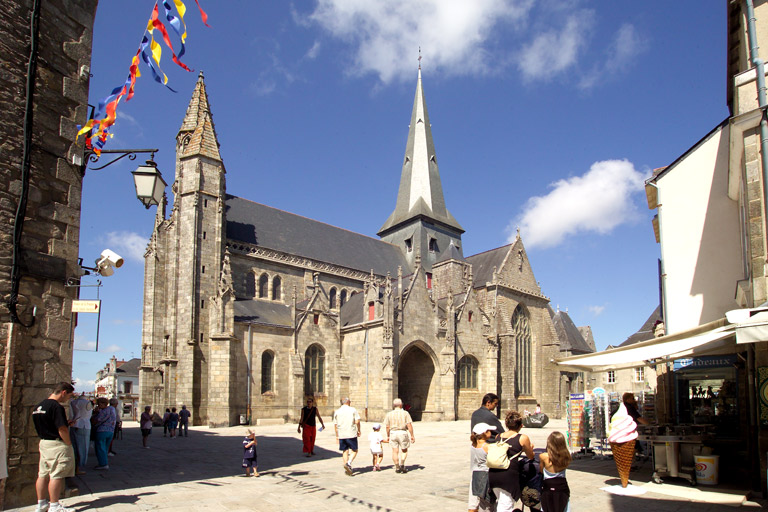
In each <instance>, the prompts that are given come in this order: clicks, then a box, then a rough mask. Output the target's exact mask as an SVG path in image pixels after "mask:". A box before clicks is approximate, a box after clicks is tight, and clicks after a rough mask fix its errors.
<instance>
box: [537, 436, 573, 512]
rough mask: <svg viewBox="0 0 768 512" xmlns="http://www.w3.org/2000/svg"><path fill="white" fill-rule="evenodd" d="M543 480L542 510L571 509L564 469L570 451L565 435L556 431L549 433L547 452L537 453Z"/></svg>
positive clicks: (545, 511)
mask: <svg viewBox="0 0 768 512" xmlns="http://www.w3.org/2000/svg"><path fill="white" fill-rule="evenodd" d="M539 462H540V463H541V472H542V474H543V478H544V482H543V483H542V485H541V510H542V512H568V511H570V509H571V490H570V488H569V487H568V481H567V480H566V478H565V470H566V468H567V467H568V466H569V465H570V464H571V451H570V450H569V449H568V445H567V444H566V442H565V436H564V435H563V434H562V433H561V432H558V431H554V432H552V433H551V434H549V437H548V438H547V452H546V453H542V454H541V455H539Z"/></svg>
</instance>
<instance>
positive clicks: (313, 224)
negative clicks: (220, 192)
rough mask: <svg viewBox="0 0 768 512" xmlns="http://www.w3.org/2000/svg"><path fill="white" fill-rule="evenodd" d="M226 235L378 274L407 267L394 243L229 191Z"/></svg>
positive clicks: (249, 242) (231, 238)
mask: <svg viewBox="0 0 768 512" xmlns="http://www.w3.org/2000/svg"><path fill="white" fill-rule="evenodd" d="M226 215H227V238H229V239H230V240H237V241H240V242H245V243H248V244H254V245H258V246H261V247H266V248H269V249H274V250H276V251H280V252H284V253H288V254H294V255H296V256H303V257H305V258H310V259H313V260H316V261H321V262H324V263H333V264H335V265H340V266H342V267H347V268H351V269H355V270H359V271H362V272H370V271H371V269H373V271H374V272H375V273H376V274H378V275H386V273H387V272H390V273H392V274H396V273H397V267H398V266H402V267H403V268H409V267H408V262H407V261H406V259H405V255H404V254H403V252H402V251H401V250H400V248H399V247H397V246H396V245H393V244H390V243H387V242H382V241H381V240H377V239H375V238H371V237H369V236H365V235H361V234H359V233H354V232H352V231H347V230H346V229H342V228H338V227H335V226H331V225H330V224H325V223H323V222H319V221H316V220H313V219H308V218H307V217H302V216H300V215H296V214H293V213H288V212H285V211H283V210H278V209H277V208H272V207H271V206H266V205H263V204H260V203H255V202H253V201H248V200H247V199H242V198H240V197H236V196H233V195H230V194H227V196H226Z"/></svg>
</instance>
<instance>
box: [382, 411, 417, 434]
mask: <svg viewBox="0 0 768 512" xmlns="http://www.w3.org/2000/svg"><path fill="white" fill-rule="evenodd" d="M409 423H411V415H410V414H409V413H408V411H405V410H403V409H401V408H399V407H398V408H395V409H392V410H391V411H389V412H388V413H387V417H386V418H384V426H385V427H388V428H389V429H390V430H405V428H406V425H408V424H409Z"/></svg>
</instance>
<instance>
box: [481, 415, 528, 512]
mask: <svg viewBox="0 0 768 512" xmlns="http://www.w3.org/2000/svg"><path fill="white" fill-rule="evenodd" d="M504 424H505V425H506V427H507V431H506V432H502V433H501V434H500V435H499V436H498V437H497V438H496V442H497V443H504V444H505V445H507V446H508V448H507V456H508V459H509V467H507V468H506V469H504V468H490V469H489V470H488V481H489V483H490V486H491V490H492V491H493V493H494V494H495V495H496V498H497V500H498V501H497V503H496V511H497V512H512V511H513V510H515V506H516V505H518V502H519V501H520V498H521V497H522V489H520V469H519V464H518V458H519V457H520V455H521V454H523V453H524V454H525V456H526V457H528V458H529V459H533V457H534V453H533V443H531V440H530V438H529V437H528V436H526V435H525V434H521V433H520V429H521V428H522V426H523V417H522V416H521V415H520V413H519V412H517V411H507V415H506V417H505V418H504ZM517 508H520V507H519V506H518V507H517Z"/></svg>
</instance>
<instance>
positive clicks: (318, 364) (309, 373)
mask: <svg viewBox="0 0 768 512" xmlns="http://www.w3.org/2000/svg"><path fill="white" fill-rule="evenodd" d="M304 388H305V391H306V394H308V395H309V394H312V393H323V392H324V391H325V350H323V348H322V347H321V346H320V345H312V346H311V347H309V348H308V349H307V352H306V353H305V354H304Z"/></svg>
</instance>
